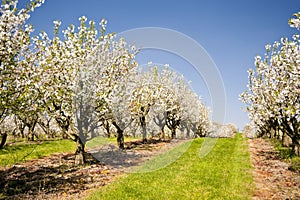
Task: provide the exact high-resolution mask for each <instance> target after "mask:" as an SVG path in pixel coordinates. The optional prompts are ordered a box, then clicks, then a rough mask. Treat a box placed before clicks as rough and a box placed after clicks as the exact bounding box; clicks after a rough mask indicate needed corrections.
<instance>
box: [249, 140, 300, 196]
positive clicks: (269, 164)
mask: <svg viewBox="0 0 300 200" xmlns="http://www.w3.org/2000/svg"><path fill="white" fill-rule="evenodd" d="M249 152H250V157H251V163H252V166H253V167H254V170H253V177H254V182H255V185H256V191H255V193H254V197H253V199H300V175H299V173H297V172H293V171H290V170H289V165H288V164H287V163H285V162H283V161H281V160H280V158H279V152H277V151H276V150H275V149H274V147H273V146H272V145H271V143H270V142H269V141H267V140H264V139H261V138H258V139H250V140H249Z"/></svg>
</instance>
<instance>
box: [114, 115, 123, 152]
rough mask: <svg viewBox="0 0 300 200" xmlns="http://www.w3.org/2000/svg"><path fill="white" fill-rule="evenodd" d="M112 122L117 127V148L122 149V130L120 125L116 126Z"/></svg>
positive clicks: (115, 124)
mask: <svg viewBox="0 0 300 200" xmlns="http://www.w3.org/2000/svg"><path fill="white" fill-rule="evenodd" d="M112 124H113V125H114V126H115V127H116V129H117V134H118V136H117V142H118V145H119V149H121V150H123V149H124V148H125V147H124V134H123V133H124V130H123V129H121V128H120V126H118V124H117V123H116V122H115V121H114V122H112Z"/></svg>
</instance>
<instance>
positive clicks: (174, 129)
mask: <svg viewBox="0 0 300 200" xmlns="http://www.w3.org/2000/svg"><path fill="white" fill-rule="evenodd" d="M171 133H172V135H171V136H172V139H175V138H176V128H172V129H171Z"/></svg>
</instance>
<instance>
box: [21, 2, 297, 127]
mask: <svg viewBox="0 0 300 200" xmlns="http://www.w3.org/2000/svg"><path fill="white" fill-rule="evenodd" d="M27 2H29V0H20V1H19V4H20V5H24V3H27ZM298 11H300V1H299V0H227V1H222V0H184V1H183V0H181V1H180V0H177V1H171V0H151V1H148V0H144V1H143V0H139V1H138V0H113V1H108V0H105V1H104V0H84V1H83V0H45V4H44V5H43V6H42V7H40V8H38V9H37V10H36V11H35V12H34V13H33V14H32V15H31V18H30V23H31V24H33V25H34V27H35V30H36V32H39V31H41V30H45V31H46V32H47V33H50V35H51V33H52V32H53V29H52V27H53V20H56V19H59V20H61V21H62V25H63V27H65V26H68V25H69V24H71V23H73V24H78V18H79V17H80V16H82V15H85V16H86V17H88V19H93V20H95V21H100V20H101V19H102V18H105V19H107V20H108V27H107V28H108V29H107V30H108V32H116V33H120V32H123V31H126V30H129V29H133V28H141V27H162V28H169V29H173V30H176V31H179V32H182V33H183V34H186V35H188V36H189V37H191V38H193V39H194V40H196V41H197V42H198V43H199V44H200V45H202V47H203V48H204V49H205V50H206V51H207V52H208V53H209V55H210V56H211V58H212V59H213V60H214V62H215V64H216V65H217V67H218V69H219V71H220V73H221V75H222V78H223V81H224V86H225V90H226V96H227V103H226V111H227V113H226V119H225V122H226V123H228V122H232V123H234V124H236V125H237V126H238V127H239V128H242V127H243V126H244V125H245V124H246V123H247V122H248V118H247V114H246V113H244V112H243V111H242V110H241V107H243V106H244V104H243V103H241V102H240V101H239V100H238V98H239V97H238V95H239V94H240V93H242V92H243V91H244V90H245V89H246V84H247V76H248V74H247V70H248V68H250V67H254V64H253V63H254V56H255V55H257V54H260V55H263V54H264V53H265V50H264V46H265V45H266V44H267V43H273V42H274V41H275V40H280V38H281V37H282V36H287V37H290V36H291V35H292V34H293V33H295V32H296V30H294V29H292V28H290V27H289V26H288V24H287V21H288V19H289V18H291V17H292V14H293V13H295V12H298ZM137 60H138V61H139V62H140V63H141V64H145V63H146V62H147V61H150V60H151V61H152V62H153V63H170V66H171V67H173V68H175V69H176V70H178V71H179V72H180V73H183V74H184V75H185V76H186V77H187V79H191V80H192V87H193V88H194V89H195V91H196V92H197V93H198V94H200V95H201V96H203V99H204V101H205V102H207V104H208V105H209V102H210V100H209V94H208V93H207V89H206V88H205V84H203V80H200V79H201V77H200V78H199V77H197V76H195V73H194V72H193V71H192V70H190V69H191V68H190V67H183V66H184V65H188V63H186V62H185V61H184V60H182V59H180V58H174V55H170V54H168V53H165V52H160V53H159V52H151V51H142V52H141V55H138V57H137ZM197 78H199V79H197Z"/></svg>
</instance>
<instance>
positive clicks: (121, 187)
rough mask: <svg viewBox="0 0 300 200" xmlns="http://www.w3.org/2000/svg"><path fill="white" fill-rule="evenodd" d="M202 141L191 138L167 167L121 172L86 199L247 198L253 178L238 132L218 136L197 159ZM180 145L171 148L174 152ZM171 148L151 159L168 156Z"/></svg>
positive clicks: (180, 147) (246, 151)
mask: <svg viewBox="0 0 300 200" xmlns="http://www.w3.org/2000/svg"><path fill="white" fill-rule="evenodd" d="M203 141H204V139H196V140H194V141H193V142H192V144H191V145H190V146H189V147H188V149H187V151H185V152H184V153H183V155H182V156H181V157H180V158H179V159H177V160H176V161H175V162H173V163H171V164H170V165H168V166H167V167H165V168H162V169H159V170H156V171H152V172H148V173H131V174H129V175H125V176H123V177H121V178H119V179H118V180H117V181H116V182H114V183H112V184H110V185H107V186H105V187H102V188H100V189H98V190H97V191H94V192H92V193H91V194H90V195H89V196H88V197H87V199H90V200H91V199H250V198H251V196H252V188H253V180H252V176H251V165H250V158H249V153H248V149H247V142H246V139H244V138H242V137H241V135H237V136H236V137H235V138H230V139H219V140H218V141H217V144H216V146H215V147H214V148H213V150H212V151H211V152H210V153H209V154H208V155H207V156H205V157H204V158H200V157H199V150H200V148H201V145H202V143H203ZM183 145H185V144H183ZM182 148H183V146H182V145H181V146H179V147H177V149H175V150H172V151H174V152H175V154H176V152H177V153H178V151H180V149H182ZM172 151H170V152H169V153H165V154H164V155H160V157H158V158H154V161H153V162H154V163H155V162H156V161H155V159H156V160H157V159H158V160H159V159H160V160H163V159H164V158H163V157H164V156H165V157H166V158H167V157H170V154H172ZM147 164H148V165H149V162H148V163H147Z"/></svg>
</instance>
